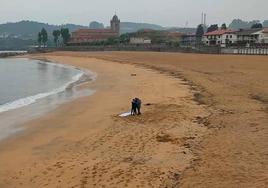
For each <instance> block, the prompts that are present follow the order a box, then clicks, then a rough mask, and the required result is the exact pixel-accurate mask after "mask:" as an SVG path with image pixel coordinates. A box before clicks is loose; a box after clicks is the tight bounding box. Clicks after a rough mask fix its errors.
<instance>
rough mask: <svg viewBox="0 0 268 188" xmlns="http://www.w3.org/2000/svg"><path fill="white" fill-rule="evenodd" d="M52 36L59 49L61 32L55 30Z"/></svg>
mask: <svg viewBox="0 0 268 188" xmlns="http://www.w3.org/2000/svg"><path fill="white" fill-rule="evenodd" d="M52 34H53V36H54V43H55V45H56V47H57V46H58V43H59V37H60V35H61V31H60V30H54V31H53V33H52Z"/></svg>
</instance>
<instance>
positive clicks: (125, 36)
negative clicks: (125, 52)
mask: <svg viewBox="0 0 268 188" xmlns="http://www.w3.org/2000/svg"><path fill="white" fill-rule="evenodd" d="M119 41H120V43H123V44H127V43H129V41H130V36H129V34H128V33H125V34H122V35H120V37H119Z"/></svg>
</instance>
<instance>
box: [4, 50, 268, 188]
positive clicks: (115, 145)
mask: <svg viewBox="0 0 268 188" xmlns="http://www.w3.org/2000/svg"><path fill="white" fill-rule="evenodd" d="M34 57H35V58H37V57H38V58H40V57H42V58H47V59H49V60H53V61H57V62H60V63H66V64H72V65H74V66H78V67H81V68H87V69H90V70H92V71H94V72H96V73H98V78H97V80H96V81H95V82H92V83H89V84H87V85H86V86H84V87H90V88H93V89H96V90H97V92H96V93H95V94H94V95H93V96H90V97H84V98H80V99H77V100H75V101H73V102H70V103H67V104H64V105H62V106H61V107H60V108H58V109H57V110H55V111H53V112H51V113H49V114H47V115H46V116H44V117H42V118H39V119H37V120H34V121H31V122H29V123H27V126H28V127H29V129H28V131H26V132H24V133H23V134H20V135H18V136H17V137H15V138H11V139H9V140H6V141H5V142H2V143H1V145H0V166H1V169H0V187H267V185H268V180H267V177H268V147H267V141H268V127H267V125H268V116H267V112H268V110H267V108H268V107H267V101H268V85H267V83H268V76H267V75H268V57H265V56H217V55H197V54H178V53H149V52H147V53H139V52H105V53H88V52H84V53H82V52H81V53H80V52H57V53H52V54H42V55H35V56H34ZM136 96H139V97H141V98H142V99H143V102H144V106H143V111H144V113H143V115H142V116H139V117H128V118H120V117H118V114H120V113H123V112H126V111H128V110H129V106H130V104H129V103H130V100H131V98H133V97H136Z"/></svg>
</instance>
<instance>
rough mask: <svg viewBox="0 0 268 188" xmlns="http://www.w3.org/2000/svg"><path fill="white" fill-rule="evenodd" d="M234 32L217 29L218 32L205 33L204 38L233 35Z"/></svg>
mask: <svg viewBox="0 0 268 188" xmlns="http://www.w3.org/2000/svg"><path fill="white" fill-rule="evenodd" d="M234 32H235V31H233V30H230V29H219V30H216V31H212V32H208V33H205V34H204V35H205V36H213V35H223V34H225V33H234Z"/></svg>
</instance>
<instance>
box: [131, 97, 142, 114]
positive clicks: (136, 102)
mask: <svg viewBox="0 0 268 188" xmlns="http://www.w3.org/2000/svg"><path fill="white" fill-rule="evenodd" d="M131 115H133V116H134V115H141V100H140V99H139V98H135V99H133V100H132V102H131Z"/></svg>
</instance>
